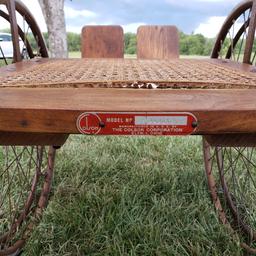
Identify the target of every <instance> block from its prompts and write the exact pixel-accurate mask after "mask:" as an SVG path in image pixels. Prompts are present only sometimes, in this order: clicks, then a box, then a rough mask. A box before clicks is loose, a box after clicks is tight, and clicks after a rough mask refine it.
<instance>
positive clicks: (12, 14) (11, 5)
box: [7, 0, 22, 62]
mask: <svg viewBox="0 0 256 256" xmlns="http://www.w3.org/2000/svg"><path fill="white" fill-rule="evenodd" d="M7 10H8V12H9V19H10V26H11V33H12V42H13V62H20V61H21V60H22V58H21V54H20V44H19V33H18V25H17V19H16V11H15V0H9V1H8V2H7Z"/></svg>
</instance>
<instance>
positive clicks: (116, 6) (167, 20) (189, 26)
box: [0, 0, 241, 38]
mask: <svg viewBox="0 0 256 256" xmlns="http://www.w3.org/2000/svg"><path fill="white" fill-rule="evenodd" d="M22 1H23V2H24V3H25V4H26V5H27V7H28V8H29V9H30V10H31V11H32V13H33V14H34V16H35V17H36V20H37V22H38V24H39V25H40V27H41V30H42V31H46V30H47V29H46V25H45V22H44V18H43V15H42V12H41V10H40V6H39V4H38V2H37V0H22ZM240 1H241V0H65V16H66V26H67V31H70V32H76V33H80V31H81V29H82V27H83V26H84V25H122V26H123V28H124V31H125V32H133V33H136V30H137V28H138V26H140V25H146V24H148V25H176V26H177V27H178V28H179V29H180V30H181V31H183V32H185V33H187V34H191V33H201V34H203V35H204V36H206V37H210V38H211V37H215V36H216V34H217V33H218V31H219V30H220V27H221V25H222V24H223V22H224V20H225V17H226V16H227V15H228V14H229V13H230V11H231V10H232V9H233V8H234V7H235V5H236V4H238V3H239V2H240ZM0 26H1V23H0Z"/></svg>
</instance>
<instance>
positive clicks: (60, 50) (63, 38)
mask: <svg viewBox="0 0 256 256" xmlns="http://www.w3.org/2000/svg"><path fill="white" fill-rule="evenodd" d="M38 1H39V4H40V6H41V8H42V11H43V15H44V18H45V22H46V25H47V29H48V33H49V42H48V43H49V50H50V55H51V57H54V58H66V57H67V56H68V47H67V34H66V22H65V14H64V0H38Z"/></svg>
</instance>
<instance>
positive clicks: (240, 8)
mask: <svg viewBox="0 0 256 256" xmlns="http://www.w3.org/2000/svg"><path fill="white" fill-rule="evenodd" d="M252 4H253V0H249V1H242V2H241V3H240V4H238V5H237V6H236V7H235V8H234V9H233V11H232V12H231V13H230V15H229V16H228V17H227V18H226V21H225V22H224V24H223V26H222V28H221V30H220V32H219V34H218V36H217V39H216V43H215V45H214V47H213V50H212V54H211V58H215V59H216V58H219V57H220V50H221V47H222V44H223V42H224V40H225V38H226V37H227V36H228V32H229V29H230V28H231V27H232V25H233V23H234V21H236V20H237V19H238V18H239V17H240V16H241V14H243V13H245V12H246V11H247V10H249V9H251V8H252ZM240 33H241V31H240ZM237 41H238V40H237Z"/></svg>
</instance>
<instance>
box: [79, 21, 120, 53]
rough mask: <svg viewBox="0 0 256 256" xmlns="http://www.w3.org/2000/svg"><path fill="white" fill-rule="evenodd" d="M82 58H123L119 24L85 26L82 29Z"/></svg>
mask: <svg viewBox="0 0 256 256" xmlns="http://www.w3.org/2000/svg"><path fill="white" fill-rule="evenodd" d="M81 40H82V49H81V50H82V58H123V57H124V32H123V29H122V27H121V26H85V27H83V29H82V38H81Z"/></svg>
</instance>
